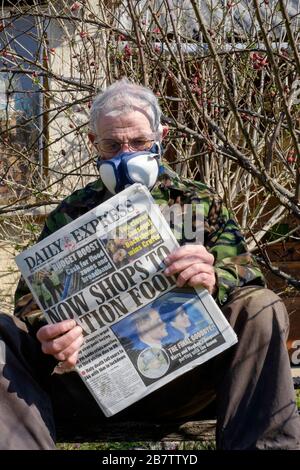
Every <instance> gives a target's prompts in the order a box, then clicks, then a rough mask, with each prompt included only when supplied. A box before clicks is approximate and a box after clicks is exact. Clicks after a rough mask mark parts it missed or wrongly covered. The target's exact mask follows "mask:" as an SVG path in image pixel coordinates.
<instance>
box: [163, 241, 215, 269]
mask: <svg viewBox="0 0 300 470" xmlns="http://www.w3.org/2000/svg"><path fill="white" fill-rule="evenodd" d="M191 256H192V257H194V256H197V257H198V258H200V259H201V260H202V261H203V262H204V263H208V264H213V263H214V261H215V259H214V256H213V255H212V254H211V253H209V252H208V251H207V250H206V248H204V246H203V245H184V246H181V247H179V248H176V250H174V251H173V252H172V253H170V254H168V256H167V257H166V259H165V260H164V261H165V264H166V265H167V266H169V265H170V264H171V263H173V262H174V261H177V260H179V259H181V258H184V257H191Z"/></svg>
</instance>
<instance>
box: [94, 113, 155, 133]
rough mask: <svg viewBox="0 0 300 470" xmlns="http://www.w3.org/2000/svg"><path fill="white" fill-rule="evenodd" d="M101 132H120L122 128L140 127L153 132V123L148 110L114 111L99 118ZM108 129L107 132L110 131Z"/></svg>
mask: <svg viewBox="0 0 300 470" xmlns="http://www.w3.org/2000/svg"><path fill="white" fill-rule="evenodd" d="M98 124H99V130H100V131H101V129H103V127H104V128H106V127H107V128H108V129H111V130H112V131H114V130H118V129H119V130H120V129H122V128H127V127H128V128H131V127H138V128H141V129H145V130H152V121H151V117H150V114H149V113H148V112H147V110H145V109H142V108H139V107H135V109H130V110H128V109H127V110H126V112H125V111H124V110H123V111H122V110H119V109H114V110H111V111H108V112H105V114H104V113H103V114H101V115H100V117H99V121H98ZM108 129H107V130H108Z"/></svg>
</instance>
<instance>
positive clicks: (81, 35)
mask: <svg viewBox="0 0 300 470" xmlns="http://www.w3.org/2000/svg"><path fill="white" fill-rule="evenodd" d="M79 36H80V37H81V39H83V38H87V37H88V36H89V35H88V33H87V31H80V33H79Z"/></svg>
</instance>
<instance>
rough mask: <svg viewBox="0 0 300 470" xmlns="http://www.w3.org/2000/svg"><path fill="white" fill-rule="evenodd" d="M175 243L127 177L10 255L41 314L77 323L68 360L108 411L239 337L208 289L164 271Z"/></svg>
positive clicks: (147, 199) (155, 209)
mask: <svg viewBox="0 0 300 470" xmlns="http://www.w3.org/2000/svg"><path fill="white" fill-rule="evenodd" d="M178 246H179V245H178V242H177V240H176V238H175V236H174V234H173V233H172V230H171V229H170V227H169V225H168V223H167V222H166V220H165V218H164V217H163V215H162V213H161V211H160V209H159V207H158V206H157V205H156V204H155V202H154V200H153V198H152V196H151V194H150V192H149V191H148V190H147V189H146V188H145V187H144V186H142V185H140V184H134V185H132V186H130V187H129V188H127V189H125V190H124V191H122V192H121V193H119V194H117V195H116V196H113V197H112V198H110V199H109V200H107V201H106V202H104V203H102V204H100V205H99V206H97V207H96V208H94V209H92V210H91V211H89V212H87V213H86V214H84V215H82V216H81V217H79V218H77V219H76V220H74V221H73V222H71V223H69V224H68V225H66V226H65V227H63V228H61V229H60V230H58V231H57V232H55V233H53V234H52V235H50V236H49V237H47V238H45V239H44V240H42V241H40V242H39V243H37V244H36V245H34V246H32V247H31V248H30V249H28V250H26V251H24V252H23V253H21V254H19V255H18V256H17V257H16V262H17V264H18V266H19V268H20V270H21V272H22V274H23V276H24V278H25V280H26V282H27V284H28V286H29V288H30V289H31V291H32V293H33V295H34V297H35V299H36V302H37V304H38V305H39V306H40V308H41V309H42V310H43V311H44V313H45V316H46V319H47V321H48V322H50V323H55V322H59V321H62V320H65V319H68V318H73V319H75V320H76V322H77V324H79V325H80V326H81V327H82V329H83V335H84V344H83V346H82V349H81V352H80V355H79V360H78V363H77V365H76V370H77V372H78V374H79V375H80V377H81V378H82V380H83V381H84V383H85V384H86V386H87V387H88V389H89V390H90V392H91V394H92V395H93V396H94V398H95V400H96V401H97V403H98V404H99V406H100V407H101V409H102V411H103V412H104V414H105V415H106V416H112V415H114V414H116V413H118V412H119V411H121V410H122V409H124V408H126V407H128V406H129V405H131V404H132V403H134V402H136V401H137V400H140V399H141V398H143V397H144V396H146V395H148V394H149V393H151V392H153V391H154V390H156V389H158V388H160V387H162V386H163V385H165V384H167V383H168V382H170V381H172V380H173V379H175V378H176V377H177V376H179V375H181V374H183V373H185V372H187V371H188V370H190V369H191V368H193V367H195V366H197V365H199V364H202V363H204V362H205V361H207V360H209V359H210V358H212V357H213V356H216V355H217V354H219V353H221V352H222V351H224V350H225V349H227V348H228V347H229V346H231V345H232V344H234V343H235V342H236V341H237V339H236V335H235V333H234V331H233V330H232V328H231V327H230V325H229V323H228V322H227V320H226V319H225V317H224V316H223V314H222V312H221V310H220V309H219V308H218V306H217V304H216V303H215V301H214V300H213V298H212V297H211V296H210V295H209V294H208V292H207V290H205V289H198V288H197V289H194V288H178V287H177V286H176V277H175V276H171V277H170V276H168V277H167V276H165V275H164V269H165V268H166V266H165V264H164V259H165V258H166V256H167V255H168V254H169V253H170V252H172V251H173V250H174V249H175V248H177V247H178Z"/></svg>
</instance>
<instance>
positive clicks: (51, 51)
mask: <svg viewBox="0 0 300 470" xmlns="http://www.w3.org/2000/svg"><path fill="white" fill-rule="evenodd" d="M49 52H50V53H51V54H53V55H55V49H54V47H51V48H50V49H49Z"/></svg>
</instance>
